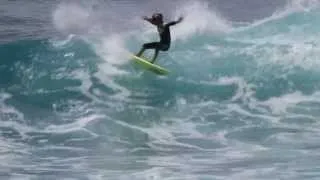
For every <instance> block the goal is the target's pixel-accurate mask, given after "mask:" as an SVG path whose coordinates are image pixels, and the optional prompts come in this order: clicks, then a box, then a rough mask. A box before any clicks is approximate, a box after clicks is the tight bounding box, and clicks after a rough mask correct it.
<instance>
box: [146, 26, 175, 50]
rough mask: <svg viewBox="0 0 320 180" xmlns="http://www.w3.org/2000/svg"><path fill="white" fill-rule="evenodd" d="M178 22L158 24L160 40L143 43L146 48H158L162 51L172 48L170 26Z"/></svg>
mask: <svg viewBox="0 0 320 180" xmlns="http://www.w3.org/2000/svg"><path fill="white" fill-rule="evenodd" d="M175 24H177V22H176V21H173V22H170V23H168V24H165V25H164V26H162V27H161V26H158V32H159V35H160V42H151V43H146V44H144V45H143V47H144V48H145V49H157V50H160V51H167V50H168V49H169V48H170V43H171V35H170V26H172V25H175Z"/></svg>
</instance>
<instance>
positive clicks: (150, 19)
mask: <svg viewBox="0 0 320 180" xmlns="http://www.w3.org/2000/svg"><path fill="white" fill-rule="evenodd" d="M142 19H143V20H146V21H148V22H149V23H151V24H153V25H156V24H155V22H154V20H153V19H152V18H148V17H147V16H143V17H142Z"/></svg>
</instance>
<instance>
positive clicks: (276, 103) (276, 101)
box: [259, 91, 320, 114]
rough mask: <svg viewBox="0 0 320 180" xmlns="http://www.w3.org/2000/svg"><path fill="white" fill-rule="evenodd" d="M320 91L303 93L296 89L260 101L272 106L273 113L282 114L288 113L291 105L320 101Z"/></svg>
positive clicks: (262, 103) (261, 103)
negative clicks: (308, 93) (289, 92)
mask: <svg viewBox="0 0 320 180" xmlns="http://www.w3.org/2000/svg"><path fill="white" fill-rule="evenodd" d="M319 98H320V92H315V93H314V94H312V95H309V96H308V95H303V94H302V93H301V92H299V91H296V92H294V93H291V94H285V95H283V96H280V97H272V98H270V99H268V100H266V101H264V102H260V103H259V104H260V105H267V106H268V107H270V108H271V110H272V113H274V114H282V113H286V110H287V109H288V108H289V107H292V106H294V105H296V104H298V103H301V102H320V101H319Z"/></svg>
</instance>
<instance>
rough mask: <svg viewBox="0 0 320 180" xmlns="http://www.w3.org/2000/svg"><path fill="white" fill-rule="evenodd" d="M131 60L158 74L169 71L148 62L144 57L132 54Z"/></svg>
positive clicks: (165, 73) (164, 73)
mask: <svg viewBox="0 0 320 180" xmlns="http://www.w3.org/2000/svg"><path fill="white" fill-rule="evenodd" d="M132 58H133V60H134V61H135V62H136V63H137V64H139V65H140V66H141V67H142V68H144V69H146V70H149V71H152V72H154V73H156V74H158V75H167V74H168V73H169V71H168V70H167V69H165V68H163V67H161V66H159V65H156V64H152V63H150V62H149V61H148V60H147V59H146V58H142V57H138V56H135V55H132Z"/></svg>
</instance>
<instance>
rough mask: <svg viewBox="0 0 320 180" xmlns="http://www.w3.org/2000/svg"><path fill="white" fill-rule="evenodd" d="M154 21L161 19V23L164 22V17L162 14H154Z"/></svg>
mask: <svg viewBox="0 0 320 180" xmlns="http://www.w3.org/2000/svg"><path fill="white" fill-rule="evenodd" d="M152 19H160V20H161V21H162V20H163V16H162V14H161V13H154V14H153V15H152Z"/></svg>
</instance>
